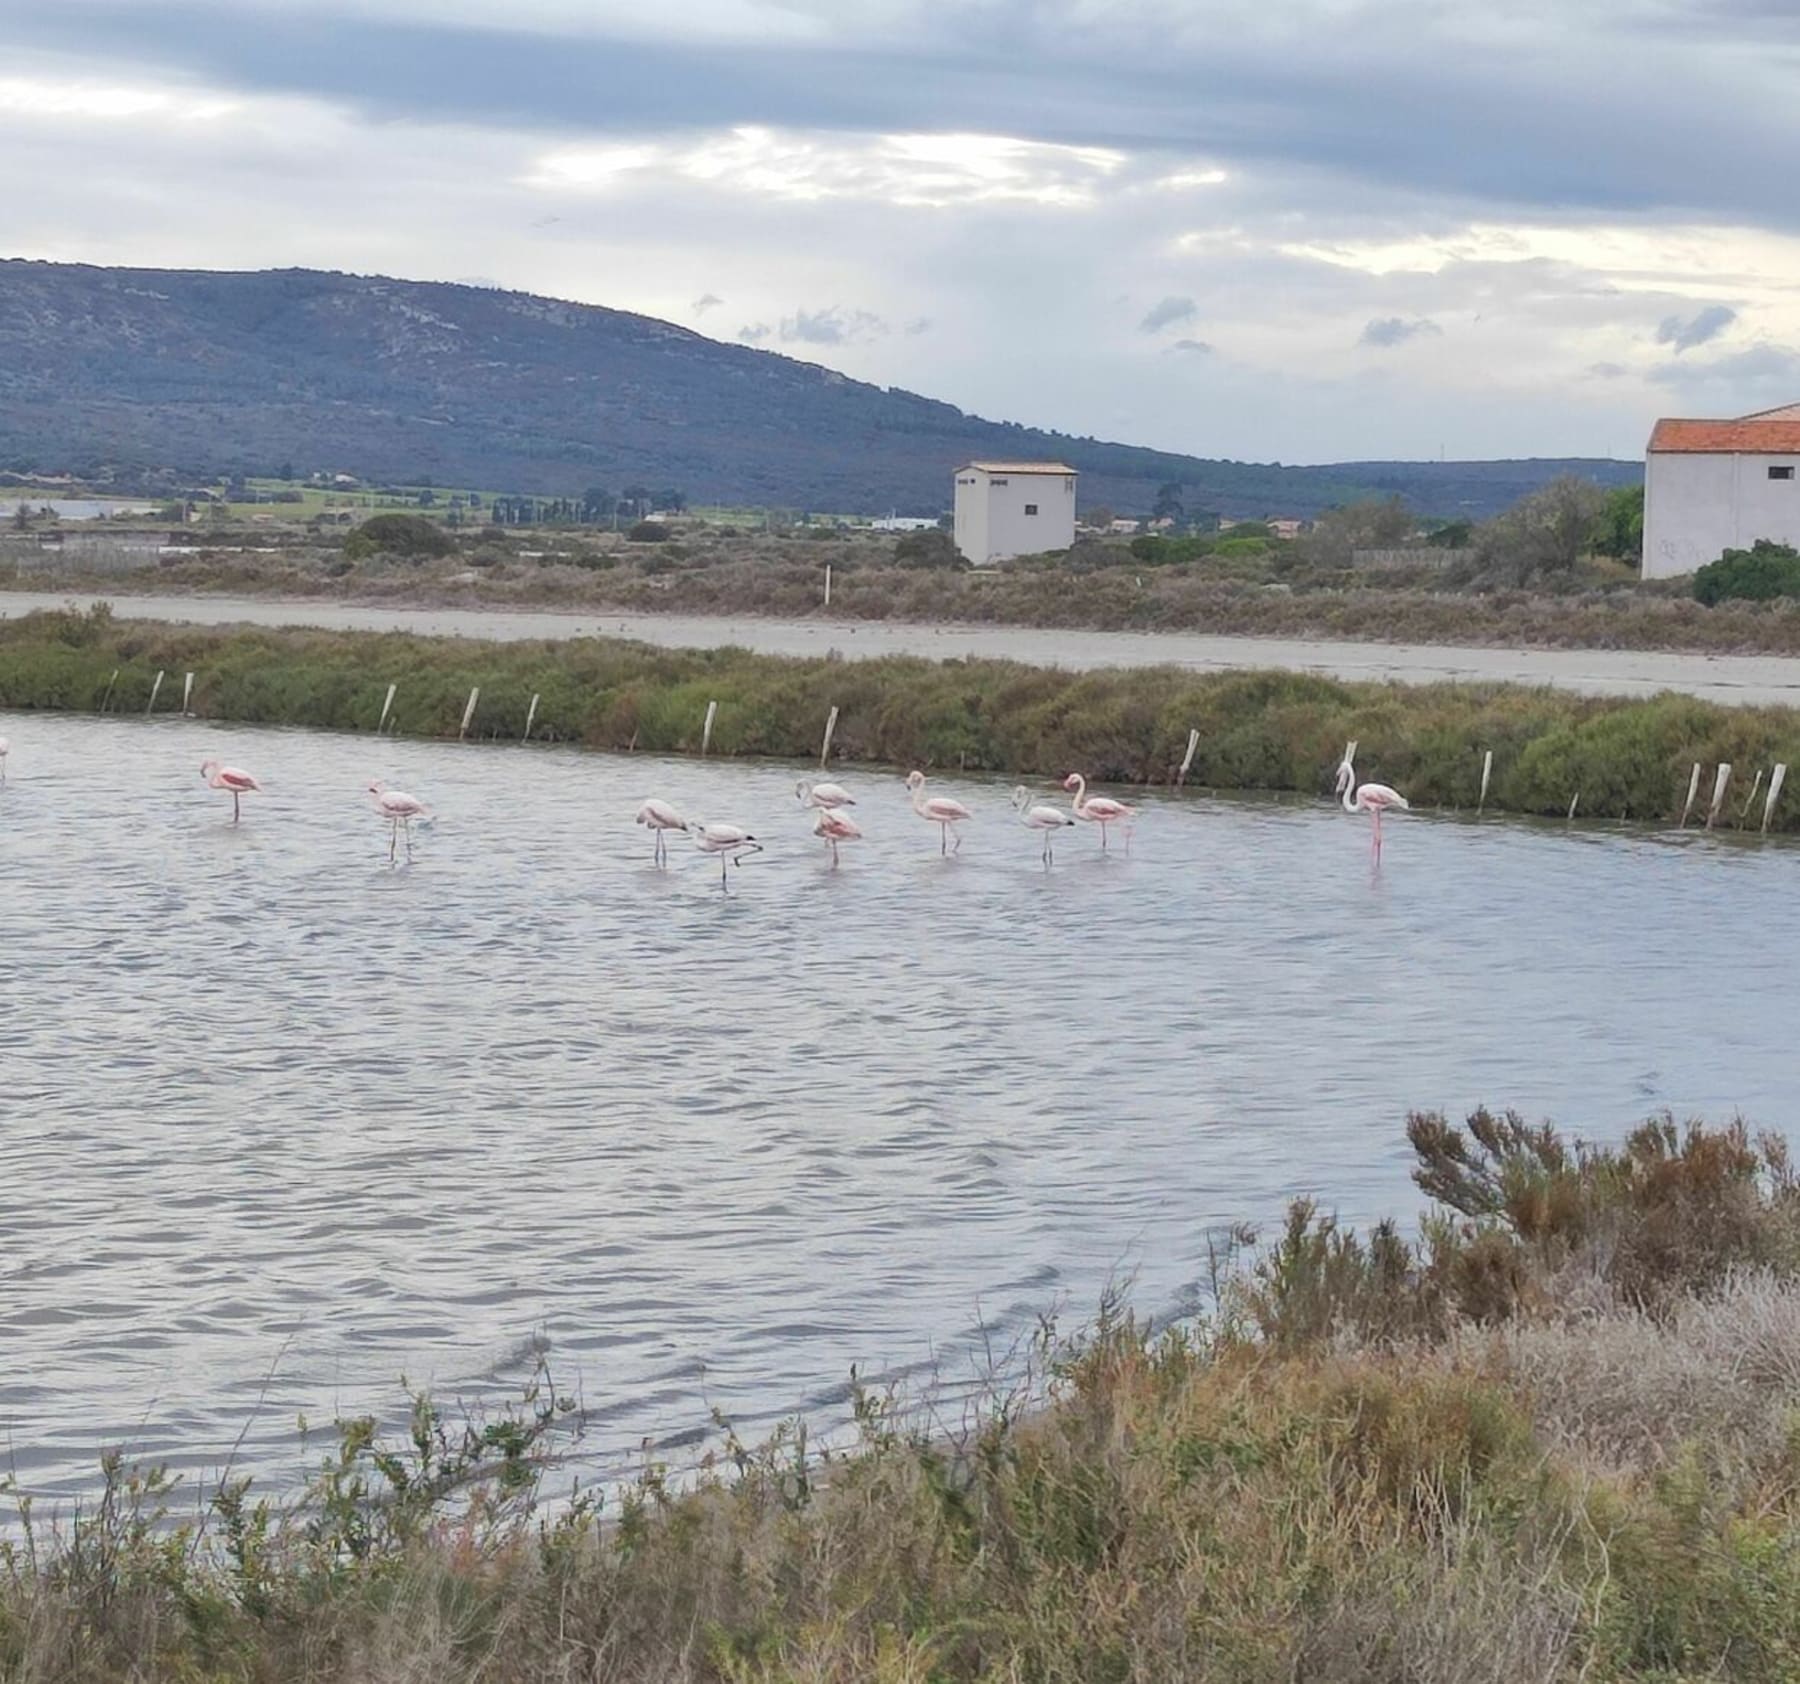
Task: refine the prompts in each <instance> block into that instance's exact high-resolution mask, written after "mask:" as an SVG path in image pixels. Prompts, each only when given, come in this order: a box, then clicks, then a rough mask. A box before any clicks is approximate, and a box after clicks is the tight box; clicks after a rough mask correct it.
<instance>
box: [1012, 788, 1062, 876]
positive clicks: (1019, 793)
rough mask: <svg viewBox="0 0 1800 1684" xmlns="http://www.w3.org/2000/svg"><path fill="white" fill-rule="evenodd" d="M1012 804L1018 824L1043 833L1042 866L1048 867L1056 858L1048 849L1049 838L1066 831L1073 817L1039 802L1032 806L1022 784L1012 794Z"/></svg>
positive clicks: (1029, 795)
mask: <svg viewBox="0 0 1800 1684" xmlns="http://www.w3.org/2000/svg"><path fill="white" fill-rule="evenodd" d="M1012 804H1013V805H1014V806H1015V807H1017V808H1018V810H1019V822H1020V823H1021V824H1022V825H1024V826H1025V828H1026V829H1027V830H1041V831H1042V832H1043V833H1044V864H1045V865H1050V864H1051V863H1052V862H1053V861H1054V860H1055V857H1056V856H1055V854H1054V853H1053V852H1052V851H1051V848H1050V838H1051V837H1052V836H1053V835H1054V834H1055V833H1056V832H1057V831H1059V830H1066V829H1068V827H1069V826H1070V825H1072V824H1073V823H1074V822H1075V815H1074V814H1073V813H1065V812H1064V811H1063V810H1062V808H1060V807H1050V806H1046V805H1044V804H1043V803H1041V802H1040V803H1038V804H1037V805H1035V806H1034V805H1033V804H1032V800H1031V791H1030V790H1028V789H1027V788H1026V787H1025V786H1024V785H1023V784H1020V785H1019V787H1018V788H1017V789H1015V790H1014V791H1013V792H1012Z"/></svg>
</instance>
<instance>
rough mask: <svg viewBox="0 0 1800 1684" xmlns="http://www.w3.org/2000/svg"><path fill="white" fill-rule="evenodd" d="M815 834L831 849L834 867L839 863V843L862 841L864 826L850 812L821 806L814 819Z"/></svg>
mask: <svg viewBox="0 0 1800 1684" xmlns="http://www.w3.org/2000/svg"><path fill="white" fill-rule="evenodd" d="M812 828H813V835H814V836H817V837H819V838H820V839H821V840H822V841H823V842H824V844H825V846H826V847H828V848H829V849H830V850H831V864H832V867H833V869H835V868H836V866H837V863H838V844H839V843H840V842H860V841H861V840H862V827H861V826H860V825H859V824H857V822H856V820H855V819H853V818H851V816H850V815H849V814H848V813H840V812H837V811H836V810H835V809H833V808H830V807H821V808H820V809H819V816H818V817H817V818H816V819H814V820H813V827H812Z"/></svg>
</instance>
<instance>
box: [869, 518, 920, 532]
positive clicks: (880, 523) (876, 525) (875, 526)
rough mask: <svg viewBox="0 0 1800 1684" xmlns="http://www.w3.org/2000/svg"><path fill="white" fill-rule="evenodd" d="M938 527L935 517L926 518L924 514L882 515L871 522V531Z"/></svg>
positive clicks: (899, 530) (902, 530)
mask: <svg viewBox="0 0 1800 1684" xmlns="http://www.w3.org/2000/svg"><path fill="white" fill-rule="evenodd" d="M936 527H937V521H936V520H935V519H930V520H928V519H926V518H925V517H924V516H922V515H882V516H881V517H880V518H879V519H877V520H872V521H870V522H869V530H870V531H871V532H931V531H934V530H935V529H936Z"/></svg>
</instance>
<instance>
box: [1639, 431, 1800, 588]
mask: <svg viewBox="0 0 1800 1684" xmlns="http://www.w3.org/2000/svg"><path fill="white" fill-rule="evenodd" d="M1758 538H1768V539H1771V540H1773V541H1774V542H1775V543H1778V544H1800V404H1789V405H1788V406H1787V407H1786V408H1784V409H1768V410H1764V411H1762V412H1761V413H1760V414H1756V415H1745V416H1742V417H1740V418H1739V419H1738V420H1736V421H1688V420H1663V421H1658V422H1657V423H1656V427H1655V429H1654V430H1653V431H1652V432H1651V434H1650V448H1649V450H1648V452H1647V453H1646V455H1645V460H1644V577H1645V578H1646V579H1668V578H1672V577H1673V576H1674V575H1676V574H1678V573H1692V572H1693V571H1694V569H1695V568H1697V567H1704V566H1706V564H1707V563H1708V562H1711V561H1717V560H1718V559H1719V557H1720V556H1721V555H1722V554H1723V553H1724V552H1725V551H1726V550H1742V549H1748V548H1749V547H1750V546H1751V545H1752V544H1753V543H1755V542H1756V540H1757V539H1758Z"/></svg>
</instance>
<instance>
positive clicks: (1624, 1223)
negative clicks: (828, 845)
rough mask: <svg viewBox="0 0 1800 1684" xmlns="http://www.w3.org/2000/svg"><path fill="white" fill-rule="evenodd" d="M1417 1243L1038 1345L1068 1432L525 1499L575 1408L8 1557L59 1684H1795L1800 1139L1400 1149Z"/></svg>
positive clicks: (142, 1507) (1536, 1135) (894, 1424)
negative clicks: (559, 1505) (683, 1484)
mask: <svg viewBox="0 0 1800 1684" xmlns="http://www.w3.org/2000/svg"><path fill="white" fill-rule="evenodd" d="M1408 1132H1409V1136H1410V1140H1411V1144H1412V1147H1413V1149H1414V1152H1415V1153H1416V1157H1417V1165H1418V1167H1417V1170H1416V1179H1417V1180H1418V1182H1419V1184H1420V1185H1421V1187H1422V1188H1423V1189H1424V1190H1425V1191H1426V1192H1427V1193H1428V1194H1429V1195H1430V1196H1431V1198H1432V1200H1433V1208H1432V1211H1431V1213H1430V1214H1429V1216H1428V1217H1427V1219H1426V1221H1425V1223H1424V1226H1423V1238H1422V1239H1421V1240H1420V1241H1419V1242H1417V1243H1416V1244H1415V1243H1410V1242H1408V1241H1407V1240H1405V1239H1404V1238H1402V1236H1401V1235H1400V1234H1399V1233H1398V1232H1397V1231H1395V1230H1394V1229H1393V1228H1391V1227H1387V1226H1383V1227H1380V1228H1378V1229H1376V1230H1374V1231H1373V1232H1372V1233H1370V1234H1367V1235H1365V1236H1357V1235H1353V1234H1350V1233H1347V1232H1344V1231H1341V1230H1340V1229H1338V1228H1337V1226H1336V1225H1335V1224H1334V1223H1333V1222H1332V1221H1331V1220H1330V1219H1329V1218H1328V1217H1327V1216H1325V1215H1323V1214H1322V1213H1321V1212H1320V1211H1319V1210H1318V1209H1316V1208H1315V1207H1313V1206H1312V1205H1310V1204H1305V1203H1302V1204H1299V1205H1296V1206H1295V1207H1294V1209H1293V1210H1292V1211H1291V1213H1290V1215H1289V1218H1288V1220H1287V1222H1286V1224H1285V1226H1284V1227H1283V1228H1282V1229H1281V1230H1280V1231H1278V1232H1277V1233H1276V1234H1275V1235H1273V1236H1272V1237H1271V1239H1270V1240H1269V1242H1268V1243H1266V1244H1264V1245H1262V1246H1260V1247H1258V1246H1255V1245H1254V1244H1253V1243H1252V1242H1249V1241H1247V1240H1245V1239H1244V1238H1243V1237H1241V1236H1240V1237H1239V1239H1238V1241H1237V1243H1238V1244H1242V1245H1247V1246H1248V1247H1249V1249H1248V1250H1246V1251H1244V1252H1242V1253H1239V1254H1237V1255H1231V1254H1227V1255H1225V1256H1223V1257H1221V1258H1220V1261H1219V1268H1218V1283H1217V1299H1216V1302H1217V1309H1216V1312H1215V1313H1213V1314H1211V1315H1209V1316H1207V1317H1205V1318H1203V1319H1200V1320H1196V1321H1189V1322H1186V1323H1183V1324H1181V1325H1178V1326H1175V1327H1173V1328H1169V1329H1167V1330H1164V1331H1161V1332H1151V1331H1150V1330H1148V1329H1147V1328H1146V1327H1145V1326H1143V1325H1142V1324H1141V1323H1139V1322H1136V1321H1134V1320H1132V1319H1131V1318H1129V1317H1128V1316H1123V1315H1119V1314H1109V1315H1105V1316H1103V1317H1102V1318H1101V1320H1100V1322H1099V1323H1098V1325H1096V1326H1095V1327H1093V1328H1092V1329H1090V1331H1089V1332H1088V1333H1086V1334H1085V1335H1084V1336H1082V1337H1081V1338H1078V1339H1076V1340H1073V1341H1067V1342H1056V1341H1054V1340H1050V1341H1047V1342H1046V1345H1045V1347H1044V1350H1045V1354H1046V1356H1047V1358H1048V1367H1047V1370H1046V1374H1045V1387H1044V1392H1043V1395H1042V1396H1041V1397H1040V1399H1039V1407H1036V1408H1033V1409H1030V1410H1025V1411H1021V1410H1019V1409H1017V1408H1016V1407H1014V1406H1013V1402H1012V1401H1010V1399H1011V1398H1012V1396H1013V1394H996V1395H995V1396H993V1397H991V1398H990V1399H988V1400H987V1403H986V1405H985V1406H984V1407H982V1408H979V1409H977V1410H975V1411H974V1412H973V1413H972V1414H971V1415H970V1416H969V1417H968V1418H967V1419H966V1420H965V1421H964V1422H963V1423H962V1424H961V1425H960V1427H959V1428H958V1429H956V1430H951V1431H948V1432H946V1431H944V1430H941V1429H938V1428H934V1429H933V1430H925V1429H923V1428H921V1427H917V1426H915V1425H913V1424H911V1423H910V1422H909V1419H908V1418H907V1417H906V1416H905V1415H904V1414H902V1413H899V1412H897V1411H896V1410H895V1409H894V1408H893V1407H892V1405H891V1402H890V1400H886V1399H882V1398H872V1397H866V1396H865V1397H862V1398H861V1399H860V1407H859V1410H858V1418H859V1421H860V1424H861V1429H862V1430H861V1442H860V1443H859V1444H857V1445H855V1446H854V1447H851V1448H849V1449H847V1450H844V1451H841V1452H839V1453H837V1454H834V1455H830V1456H824V1457H822V1456H819V1455H817V1454H815V1453H814V1452H812V1451H811V1450H809V1448H808V1447H807V1444H806V1441H805V1439H804V1436H803V1435H801V1434H800V1433H799V1432H797V1431H792V1430H790V1431H788V1432H785V1433H783V1434H780V1435H778V1436H777V1438H776V1439H775V1440H774V1441H772V1442H771V1443H770V1444H768V1445H766V1446H764V1447H762V1448H760V1449H750V1448H746V1447H744V1446H741V1445H738V1444H737V1443H736V1442H735V1441H731V1442H729V1443H728V1445H727V1451H726V1454H725V1455H724V1456H723V1457H722V1458H721V1460H720V1462H719V1464H718V1465H717V1466H716V1467H715V1469H714V1471H713V1472H712V1473H711V1474H710V1475H708V1476H707V1477H706V1478H705V1479H704V1480H703V1481H702V1483H701V1485H700V1487H699V1488H698V1489H694V1490H686V1491H682V1492H677V1491H675V1490H673V1489H672V1488H671V1487H670V1485H669V1483H668V1482H667V1480H666V1479H665V1478H664V1477H663V1476H662V1474H661V1472H660V1471H659V1470H658V1469H656V1468H655V1467H650V1468H648V1469H647V1470H646V1471H645V1474H644V1476H643V1478H642V1479H641V1480H640V1481H639V1482H638V1483H637V1485H636V1486H635V1487H634V1488H633V1489H632V1490H630V1491H629V1492H628V1493H626V1494H625V1495H624V1497H623V1498H622V1499H621V1500H620V1501H619V1502H618V1503H617V1504H610V1503H609V1504H607V1505H604V1506H602V1507H601V1508H599V1509H595V1508H593V1507H589V1506H577V1507H576V1508H575V1509H573V1510H569V1509H559V1510H557V1511H555V1512H548V1511H546V1510H544V1509H541V1508H539V1507H538V1506H537V1505H536V1504H535V1503H534V1500H533V1496H534V1491H535V1489H536V1485H537V1476H538V1471H539V1465H538V1459H537V1458H538V1453H539V1452H540V1451H541V1450H542V1449H543V1448H544V1445H545V1443H546V1436H545V1434H546V1427H547V1425H548V1424H549V1423H550V1422H551V1421H552V1420H553V1419H554V1418H555V1415H556V1407H555V1405H554V1404H553V1403H552V1402H551V1401H550V1400H549V1399H547V1398H546V1399H544V1400H543V1401H542V1402H540V1403H538V1404H536V1405H534V1406H533V1407H531V1408H528V1409H527V1410H526V1411H525V1412H524V1413H523V1414H521V1415H519V1416H518V1417H515V1418H513V1419H510V1420H505V1421H490V1422H488V1423H486V1424H485V1425H479V1426H472V1427H467V1428H453V1427H452V1426H450V1425H449V1424H447V1423H446V1422H445V1421H444V1419H443V1418H442V1417H440V1416H439V1415H438V1414H436V1412H434V1411H433V1409H432V1408H431V1406H430V1405H429V1403H427V1402H425V1401H423V1400H419V1401H418V1402H416V1403H415V1407H414V1412H413V1417H412V1432H411V1436H410V1439H402V1440H401V1441H400V1442H398V1443H389V1442H386V1441H384V1440H382V1439H381V1438H379V1437H378V1436H377V1435H376V1433H375V1431H374V1429H373V1427H372V1425H371V1424H370V1423H368V1422H347V1423H341V1424H340V1434H341V1442H340V1445H339V1448H338V1449H337V1451H335V1452H334V1453H333V1454H331V1455H330V1456H328V1457H326V1458H325V1459H324V1461H323V1462H322V1464H321V1466H320V1470H319V1472H318V1474H317V1476H316V1478H315V1480H314V1482H313V1484H312V1487H311V1488H310V1489H309V1490H308V1491H306V1492H305V1493H303V1494H301V1495H300V1496H298V1497H296V1498H294V1499H293V1500H291V1501H290V1502H288V1503H286V1504H284V1505H278V1506H271V1505H258V1504H256V1503H255V1501H254V1500H253V1493H252V1492H251V1491H250V1490H248V1489H246V1488H245V1487H244V1486H243V1485H242V1484H238V1485H234V1486H232V1487H230V1488H228V1489H227V1490H226V1492H225V1493H224V1494H223V1495H222V1496H221V1497H220V1499H219V1500H218V1501H217V1502H216V1503H215V1504H214V1505H213V1512H212V1514H211V1516H210V1518H209V1520H208V1521H207V1522H206V1524H205V1526H204V1527H203V1528H202V1527H197V1526H192V1525H190V1526H187V1527H180V1528H173V1529H172V1528H171V1527H170V1526H169V1525H168V1524H167V1522H166V1518H162V1517H160V1511H161V1510H162V1509H163V1508H164V1507H165V1494H163V1493H161V1492H160V1490H159V1487H158V1482H157V1480H156V1477H155V1476H154V1475H153V1474H146V1473H143V1472H141V1471H135V1472H134V1471H133V1470H129V1469H123V1468H114V1469H113V1470H112V1478H111V1480H110V1482H109V1485H108V1489H107V1496H106V1497H105V1498H104V1499H103V1500H102V1501H100V1502H98V1503H97V1504H96V1505H95V1506H94V1507H93V1508H92V1509H90V1511H89V1512H88V1513H87V1514H86V1515H85V1516H84V1517H83V1519H82V1523H81V1525H80V1526H79V1527H77V1528H68V1529H65V1530H64V1531H63V1532H62V1533H61V1534H59V1535H53V1534H52V1533H51V1532H50V1531H49V1530H48V1529H47V1528H45V1527H44V1526H42V1525H41V1524H40V1523H38V1522H36V1521H34V1522H33V1525H32V1529H31V1534H30V1536H28V1537H22V1538H15V1541H14V1542H13V1543H12V1544H10V1545H9V1546H8V1548H7V1551H6V1553H5V1555H4V1557H0V1678H5V1679H7V1680H20V1681H23V1680H26V1679H30V1680H32V1681H34V1684H76V1681H80V1684H126V1681H127V1680H130V1681H133V1684H160V1681H165V1680H166V1681H169V1684H175V1681H177V1680H179V1681H181V1684H224V1681H227V1680H231V1681H240V1680H241V1681H245V1684H250V1681H255V1684H301V1681H306V1684H404V1681H416V1684H427V1681H429V1684H477V1681H481V1684H525V1681H527V1680H531V1681H539V1680H565V1681H573V1680H592V1681H596V1684H598V1681H607V1684H612V1681H618V1684H626V1681H630V1684H646V1681H667V1684H676V1681H684V1684H686V1681H692V1684H748V1681H752V1680H755V1681H758V1684H777V1681H780V1684H799V1681H802V1680H805V1681H809V1684H867V1681H871V1680H873V1681H876V1684H965V1681H966V1684H991V1681H996V1680H1042V1681H1044V1684H1127V1681H1131V1684H1136V1681H1142V1684H1152V1681H1154V1684H1163V1681H1166V1680H1169V1679H1190V1678H1191V1679H1206V1680H1212V1679H1218V1680H1230V1681H1232V1684H1291V1681H1292V1680H1296V1679H1305V1680H1309V1681H1313V1680H1323V1681H1327V1684H1334V1681H1341V1684H1351V1681H1365V1680H1366V1681H1371V1684H1372V1681H1376V1680H1380V1681H1401V1684H1519V1681H1522V1680H1531V1681H1534V1684H1544V1681H1552V1680H1569V1681H1571V1684H1573V1681H1574V1680H1585V1681H1589V1684H1606V1681H1628V1680H1629V1681H1642V1684H1674V1681H1677V1680H1699V1679H1702V1678H1706V1679H1732V1680H1739V1681H1744V1684H1778V1681H1787V1680H1791V1679H1792V1678H1793V1677H1794V1676H1795V1670H1796V1662H1797V1658H1800V1426H1797V1424H1796V1423H1797V1417H1796V1415H1795V1412H1794V1398H1795V1390H1796V1384H1797V1382H1800V1275H1797V1270H1800V1187H1797V1186H1796V1183H1795V1179H1794V1175H1793V1172H1792V1170H1791V1168H1790V1165H1789V1163H1788V1160H1787V1156H1786V1153H1785V1151H1784V1149H1783V1148H1782V1147H1781V1146H1780V1144H1779V1143H1778V1142H1773V1141H1764V1142H1752V1141H1751V1140H1749V1139H1748V1138H1746V1136H1745V1135H1744V1133H1743V1131H1742V1130H1741V1129H1723V1130H1705V1129H1692V1130H1685V1131H1684V1130H1678V1129H1677V1128H1676V1127H1675V1126H1674V1125H1673V1124H1672V1123H1655V1124H1651V1125H1648V1126H1646V1127H1645V1128H1644V1129H1642V1130H1640V1131H1639V1132H1638V1133H1637V1134H1635V1135H1634V1136H1632V1137H1631V1139H1630V1140H1629V1141H1628V1142H1627V1143H1626V1144H1625V1145H1624V1146H1623V1147H1621V1148H1619V1149H1617V1150H1611V1151H1599V1150H1589V1149H1583V1148H1580V1147H1577V1146H1574V1145H1571V1144H1568V1143H1566V1142H1565V1141H1564V1140H1562V1139H1561V1138H1559V1137H1558V1136H1557V1135H1555V1134H1554V1133H1552V1132H1550V1131H1549V1130H1547V1129H1536V1128H1529V1127H1527V1126H1525V1125H1524V1124H1523V1123H1521V1122H1519V1121H1518V1120H1517V1119H1516V1118H1511V1117H1504V1116H1503V1117H1496V1116H1491V1115H1488V1114H1486V1113H1479V1114H1477V1115H1476V1116H1475V1117H1473V1118H1471V1119H1470V1120H1469V1123H1468V1125H1467V1128H1466V1130H1465V1129H1455V1128H1451V1127H1450V1126H1448V1125H1447V1123H1446V1122H1445V1120H1444V1119H1443V1118H1442V1117H1440V1116H1434V1115H1418V1116H1415V1117H1413V1118H1412V1119H1411V1120H1410V1122H1409V1125H1408Z"/></svg>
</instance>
